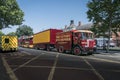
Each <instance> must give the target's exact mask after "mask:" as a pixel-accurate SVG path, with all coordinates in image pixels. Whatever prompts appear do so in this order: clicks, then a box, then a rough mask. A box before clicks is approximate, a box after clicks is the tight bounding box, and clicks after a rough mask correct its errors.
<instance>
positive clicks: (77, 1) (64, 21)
mask: <svg viewBox="0 0 120 80" xmlns="http://www.w3.org/2000/svg"><path fill="white" fill-rule="evenodd" d="M88 1H89V0H17V2H18V4H19V6H20V8H21V9H22V10H23V12H24V14H25V16H24V20H25V21H24V22H23V24H25V25H28V26H30V27H31V28H33V32H34V33H37V32H40V31H42V30H46V29H49V28H56V29H61V28H64V26H65V25H69V23H70V20H74V22H75V24H76V25H77V24H78V21H81V23H82V24H87V23H89V22H88V19H87V14H86V11H87V10H88V9H87V6H86V4H87V2H88ZM16 28H18V26H13V27H12V28H9V29H8V28H7V29H3V30H2V32H4V33H6V34H7V33H9V32H15V31H16Z"/></svg>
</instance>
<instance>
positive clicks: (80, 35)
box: [72, 30, 96, 54]
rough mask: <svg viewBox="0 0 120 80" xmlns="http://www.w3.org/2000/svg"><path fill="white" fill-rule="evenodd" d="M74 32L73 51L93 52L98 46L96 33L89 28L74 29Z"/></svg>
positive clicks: (77, 52)
mask: <svg viewBox="0 0 120 80" xmlns="http://www.w3.org/2000/svg"><path fill="white" fill-rule="evenodd" d="M72 32H73V52H74V53H75V54H80V53H81V54H82V53H86V52H87V53H92V52H93V51H94V50H95V48H96V46H95V40H94V34H93V32H92V31H89V30H74V31H72Z"/></svg>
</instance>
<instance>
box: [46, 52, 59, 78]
mask: <svg viewBox="0 0 120 80" xmlns="http://www.w3.org/2000/svg"><path fill="white" fill-rule="evenodd" d="M58 57H59V53H57V55H56V59H55V62H54V65H53V67H52V69H51V71H50V74H49V76H48V80H52V79H53V75H54V72H55V68H56V64H57V61H58Z"/></svg>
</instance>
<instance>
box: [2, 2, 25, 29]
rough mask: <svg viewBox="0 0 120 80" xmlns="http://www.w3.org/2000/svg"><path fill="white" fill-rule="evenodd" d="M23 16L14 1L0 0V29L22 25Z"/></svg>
mask: <svg viewBox="0 0 120 80" xmlns="http://www.w3.org/2000/svg"><path fill="white" fill-rule="evenodd" d="M23 16H24V13H23V12H22V10H21V9H20V8H19V6H18V4H17V2H16V0H0V29H2V28H6V27H9V25H12V26H13V25H20V24H22V21H23Z"/></svg>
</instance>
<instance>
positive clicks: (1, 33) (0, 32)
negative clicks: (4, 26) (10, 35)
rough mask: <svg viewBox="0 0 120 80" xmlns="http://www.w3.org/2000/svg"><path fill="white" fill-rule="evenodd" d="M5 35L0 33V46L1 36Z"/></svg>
mask: <svg viewBox="0 0 120 80" xmlns="http://www.w3.org/2000/svg"><path fill="white" fill-rule="evenodd" d="M3 35H5V34H4V33H3V32H2V31H0V44H1V36H3Z"/></svg>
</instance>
